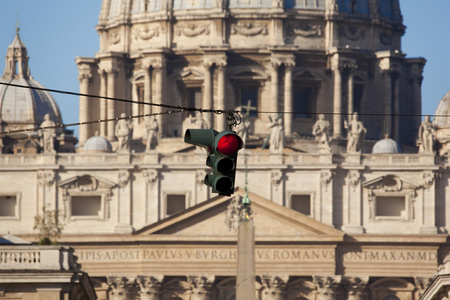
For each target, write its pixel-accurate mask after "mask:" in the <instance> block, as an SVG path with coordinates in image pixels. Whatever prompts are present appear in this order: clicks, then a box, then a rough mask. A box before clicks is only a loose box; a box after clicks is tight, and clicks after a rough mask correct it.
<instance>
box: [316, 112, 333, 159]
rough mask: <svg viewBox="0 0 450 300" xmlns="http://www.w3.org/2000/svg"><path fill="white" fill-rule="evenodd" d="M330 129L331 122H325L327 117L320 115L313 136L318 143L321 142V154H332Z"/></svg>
mask: <svg viewBox="0 0 450 300" xmlns="http://www.w3.org/2000/svg"><path fill="white" fill-rule="evenodd" d="M330 129H331V126H330V122H328V121H327V120H325V115H323V114H320V115H319V119H318V120H317V121H316V123H315V124H314V126H313V129H312V134H313V135H314V136H315V137H316V141H318V142H319V152H320V153H331V147H330Z"/></svg>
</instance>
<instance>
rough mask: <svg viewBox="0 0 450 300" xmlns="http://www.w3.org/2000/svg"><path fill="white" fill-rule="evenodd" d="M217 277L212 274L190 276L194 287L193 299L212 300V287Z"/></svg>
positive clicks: (189, 279)
mask: <svg viewBox="0 0 450 300" xmlns="http://www.w3.org/2000/svg"><path fill="white" fill-rule="evenodd" d="M214 280H215V277H214V276H213V275H210V276H188V282H189V284H190V285H191V288H192V298H191V299H192V300H212V297H211V296H212V295H211V294H212V289H213V286H214Z"/></svg>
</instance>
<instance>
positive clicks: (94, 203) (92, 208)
mask: <svg viewBox="0 0 450 300" xmlns="http://www.w3.org/2000/svg"><path fill="white" fill-rule="evenodd" d="M71 202H72V203H71V205H72V216H74V217H100V213H101V207H102V197H101V196H72V197H71Z"/></svg>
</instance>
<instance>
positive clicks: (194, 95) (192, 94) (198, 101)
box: [186, 87, 202, 116]
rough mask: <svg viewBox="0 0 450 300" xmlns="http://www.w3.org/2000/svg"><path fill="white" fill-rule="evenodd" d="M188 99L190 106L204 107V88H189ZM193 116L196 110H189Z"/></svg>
mask: <svg viewBox="0 0 450 300" xmlns="http://www.w3.org/2000/svg"><path fill="white" fill-rule="evenodd" d="M186 93H187V95H186V96H187V99H188V101H187V102H188V106H189V107H196V108H200V107H202V89H201V88H199V87H196V88H187V89H186ZM189 113H190V114H191V115H192V116H195V111H191V112H189Z"/></svg>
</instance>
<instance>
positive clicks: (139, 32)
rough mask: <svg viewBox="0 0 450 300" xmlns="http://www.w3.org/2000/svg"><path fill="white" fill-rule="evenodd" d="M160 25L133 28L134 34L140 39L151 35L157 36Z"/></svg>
mask: <svg viewBox="0 0 450 300" xmlns="http://www.w3.org/2000/svg"><path fill="white" fill-rule="evenodd" d="M159 31H160V27H159V26H158V27H148V26H147V27H142V28H139V29H136V30H135V36H136V38H139V39H141V40H144V41H146V40H150V39H152V38H153V37H157V36H159Z"/></svg>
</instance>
